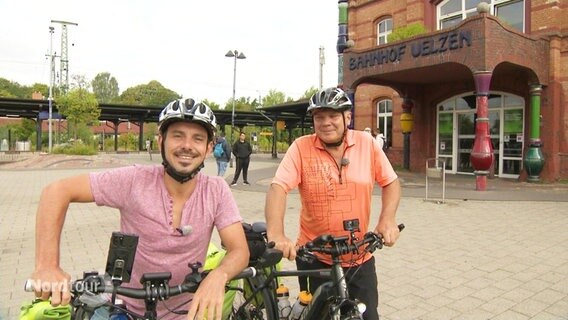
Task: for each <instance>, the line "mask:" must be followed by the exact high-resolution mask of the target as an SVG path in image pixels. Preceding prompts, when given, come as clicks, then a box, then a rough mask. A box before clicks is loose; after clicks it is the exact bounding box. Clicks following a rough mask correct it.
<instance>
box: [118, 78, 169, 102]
mask: <svg viewBox="0 0 568 320" xmlns="http://www.w3.org/2000/svg"><path fill="white" fill-rule="evenodd" d="M179 98H180V95H179V94H177V93H175V92H174V91H172V90H170V89H166V88H164V86H162V84H161V83H159V82H158V81H156V80H152V81H150V82H148V84H141V85H138V86H136V87H132V88H128V89H126V91H124V92H123V93H122V94H121V95H120V103H124V104H131V105H140V106H162V105H165V104H167V103H168V102H170V101H172V100H175V99H179Z"/></svg>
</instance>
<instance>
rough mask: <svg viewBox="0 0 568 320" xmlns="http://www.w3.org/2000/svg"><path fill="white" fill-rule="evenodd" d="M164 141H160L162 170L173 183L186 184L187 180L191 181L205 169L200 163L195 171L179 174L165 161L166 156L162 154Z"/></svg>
mask: <svg viewBox="0 0 568 320" xmlns="http://www.w3.org/2000/svg"><path fill="white" fill-rule="evenodd" d="M164 140H165V139H162V150H161V153H162V165H163V166H164V169H166V173H167V174H168V175H169V176H170V177H172V178H173V179H174V180H175V181H177V182H179V183H186V182H188V181H189V180H191V179H193V178H194V177H195V176H196V175H197V174H198V173H199V171H200V170H201V169H203V168H204V167H205V164H204V163H203V162H202V163H201V164H200V165H199V166H198V167H197V168H195V170H193V171H191V172H190V173H180V172H179V171H177V170H176V169H174V168H173V167H172V166H171V165H170V164H169V162H168V160H166V154H165V152H164V149H165V148H164Z"/></svg>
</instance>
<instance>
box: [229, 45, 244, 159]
mask: <svg viewBox="0 0 568 320" xmlns="http://www.w3.org/2000/svg"><path fill="white" fill-rule="evenodd" d="M225 57H229V58H233V59H234V64H233V111H232V113H231V143H233V131H234V129H235V87H236V83H237V59H246V58H247V57H246V56H245V55H244V54H243V53H242V52H239V51H237V50H232V51H231V50H229V51H228V52H227V54H225ZM230 167H231V168H232V167H233V157H231V162H230Z"/></svg>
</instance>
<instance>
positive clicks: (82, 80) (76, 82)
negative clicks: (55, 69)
mask: <svg viewBox="0 0 568 320" xmlns="http://www.w3.org/2000/svg"><path fill="white" fill-rule="evenodd" d="M71 79H72V80H73V82H71V88H72V89H85V90H86V91H89V89H90V87H91V84H90V83H89V80H87V77H86V76H85V75H82V74H74V75H73V76H72V77H71Z"/></svg>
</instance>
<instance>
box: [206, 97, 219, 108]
mask: <svg viewBox="0 0 568 320" xmlns="http://www.w3.org/2000/svg"><path fill="white" fill-rule="evenodd" d="M203 103H205V104H206V105H208V106H209V108H211V109H212V110H219V108H220V107H221V106H220V105H219V104H218V103H215V102H213V101H209V100H207V99H203Z"/></svg>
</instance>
